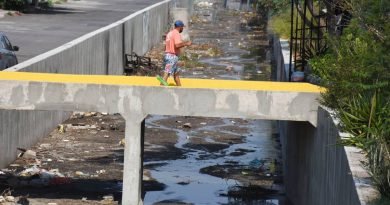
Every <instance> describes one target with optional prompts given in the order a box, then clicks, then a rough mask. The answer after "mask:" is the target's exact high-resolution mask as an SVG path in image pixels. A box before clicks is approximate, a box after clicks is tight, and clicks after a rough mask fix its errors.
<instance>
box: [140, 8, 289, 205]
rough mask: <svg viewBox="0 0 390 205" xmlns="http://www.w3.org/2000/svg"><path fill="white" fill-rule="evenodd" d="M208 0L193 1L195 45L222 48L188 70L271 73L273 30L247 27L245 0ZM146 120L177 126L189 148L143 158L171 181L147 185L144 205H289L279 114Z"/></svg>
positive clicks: (197, 74)
mask: <svg viewBox="0 0 390 205" xmlns="http://www.w3.org/2000/svg"><path fill="white" fill-rule="evenodd" d="M198 2H199V1H198ZM203 2H205V1H203ZM208 2H213V6H212V7H208V8H207V7H206V8H205V7H202V8H199V7H195V11H194V15H195V16H197V17H198V18H197V19H196V20H197V22H192V25H191V26H192V28H193V30H192V31H190V35H191V39H192V41H193V43H194V44H203V43H210V42H213V43H214V44H215V45H217V46H218V47H219V49H221V50H222V51H223V53H222V54H221V55H218V56H211V57H210V56H208V57H202V58H199V59H198V61H199V62H200V63H201V64H202V66H201V67H200V68H199V67H198V68H195V69H185V70H184V72H183V76H184V77H187V78H208V79H231V80H269V79H270V72H271V71H270V70H271V65H270V63H271V62H270V58H271V56H270V47H269V46H270V45H269V41H268V36H267V35H266V34H264V32H261V31H264V27H262V26H263V25H256V24H255V25H254V26H248V25H249V23H248V20H245V18H242V17H241V16H242V13H241V12H240V11H237V10H238V9H239V8H240V7H241V8H244V7H242V6H240V4H239V1H238V3H237V1H236V2H233V1H231V2H229V1H228V8H229V9H228V10H226V9H224V8H222V5H223V4H221V2H223V1H208ZM245 6H246V5H245ZM245 8H246V7H245ZM224 21H225V22H229V24H228V26H225V25H224V23H223V22H224ZM258 23H259V24H261V23H260V22H258ZM263 23H264V22H263ZM213 25H219V26H213ZM190 29H191V27H190ZM259 33H261V35H256V34H259ZM191 120H192V127H191V128H184V124H183V123H185V122H188V121H191ZM205 121H207V123H206V122H205ZM210 122H211V124H209V123H210ZM194 123H196V125H194ZM146 126H147V130H148V129H160V130H171V131H174V133H175V134H176V135H177V139H176V141H175V144H174V147H175V148H178V149H180V150H183V155H184V157H181V158H177V159H174V160H164V159H161V160H150V161H149V160H145V162H144V166H145V167H152V168H151V169H150V174H151V177H153V178H154V179H155V180H156V181H158V182H160V183H163V184H164V185H165V188H164V189H163V190H160V191H147V192H146V194H145V198H144V204H146V205H148V204H229V205H233V204H259V205H260V204H267V205H271V204H274V205H289V202H288V200H287V199H286V198H285V196H284V192H283V179H282V172H281V166H282V165H281V150H280V142H279V139H278V135H277V134H276V130H275V124H274V122H273V121H264V120H246V119H216V118H215V119H213V118H195V120H194V119H193V118H190V119H186V118H185V117H184V118H183V117H179V118H178V117H175V116H149V117H148V118H147V120H146ZM230 128H231V129H230ZM216 135H217V136H218V137H216ZM199 138H201V139H199ZM227 139H228V140H227ZM229 140H231V141H229ZM145 155H147V152H146V154H145ZM253 164H255V165H253ZM275 167H276V168H275Z"/></svg>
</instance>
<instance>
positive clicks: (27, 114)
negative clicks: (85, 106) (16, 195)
mask: <svg viewBox="0 0 390 205" xmlns="http://www.w3.org/2000/svg"><path fill="white" fill-rule="evenodd" d="M67 117H68V115H67V113H66V112H61V111H21V110H0V168H3V167H5V166H7V165H8V164H9V163H10V162H11V161H13V160H15V158H16V156H17V149H16V148H18V147H20V148H29V147H31V146H32V145H34V144H35V143H36V142H37V141H38V140H39V139H40V138H42V137H43V136H45V135H47V134H49V133H50V132H51V131H52V130H53V128H54V127H56V126H57V125H58V123H59V122H61V121H63V120H64V119H65V118H67ZM42 119H44V122H45V123H42Z"/></svg>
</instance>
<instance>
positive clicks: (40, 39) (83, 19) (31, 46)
mask: <svg viewBox="0 0 390 205" xmlns="http://www.w3.org/2000/svg"><path fill="white" fill-rule="evenodd" d="M157 2H160V0H109V1H107V0H68V3H65V4H59V5H56V6H55V8H54V9H53V10H52V11H48V12H46V13H41V14H24V15H22V16H5V17H4V18H0V31H3V32H4V33H6V35H7V36H8V37H9V38H10V40H11V43H12V44H13V45H17V46H19V47H20V51H19V52H17V56H18V59H19V62H22V61H25V60H27V59H29V58H32V57H34V56H37V55H39V54H42V53H44V52H46V51H49V50H51V49H53V48H56V47H58V46H60V45H63V44H64V43H67V42H69V41H71V40H73V39H75V38H77V37H80V36H82V35H84V34H86V33H89V32H91V31H94V30H96V29H99V28H101V27H104V26H106V25H109V24H110V23H113V22H115V21H117V20H120V19H122V18H124V17H126V16H128V15H130V14H131V13H134V12H136V11H138V10H141V9H143V8H146V7H148V6H150V5H152V4H155V3H157Z"/></svg>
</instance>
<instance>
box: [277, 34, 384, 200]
mask: <svg viewBox="0 0 390 205" xmlns="http://www.w3.org/2000/svg"><path fill="white" fill-rule="evenodd" d="M274 55H275V56H274V60H275V62H274V65H276V66H275V68H274V69H277V70H276V71H275V74H276V79H277V80H278V81H288V75H287V74H288V66H289V65H288V63H289V49H288V47H286V42H284V41H280V40H279V39H277V38H275V39H274ZM278 125H279V132H280V137H281V143H282V155H283V169H284V170H283V171H284V179H285V186H286V194H287V196H288V198H289V199H290V200H291V201H292V203H293V204H294V205H363V204H368V203H369V202H370V201H372V200H373V199H375V198H376V197H377V196H378V191H377V190H375V188H374V187H373V185H372V182H371V179H370V176H369V174H368V172H367V170H366V169H365V168H364V167H363V165H362V164H361V161H364V160H365V158H364V154H362V152H361V150H359V149H357V148H354V147H344V146H340V145H337V143H338V142H339V140H340V139H341V138H340V135H341V134H340V132H339V130H338V128H337V123H336V122H335V121H334V119H333V118H332V116H331V114H330V113H329V111H327V110H325V109H324V108H321V107H319V109H318V118H317V127H316V128H315V127H313V126H312V125H311V124H309V123H307V122H294V121H279V122H278Z"/></svg>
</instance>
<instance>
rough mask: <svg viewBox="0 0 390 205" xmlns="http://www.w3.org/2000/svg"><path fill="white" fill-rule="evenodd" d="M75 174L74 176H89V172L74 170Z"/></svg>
mask: <svg viewBox="0 0 390 205" xmlns="http://www.w3.org/2000/svg"><path fill="white" fill-rule="evenodd" d="M75 174H76V176H79V177H88V176H89V174H86V173H84V172H82V171H76V172H75Z"/></svg>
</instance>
